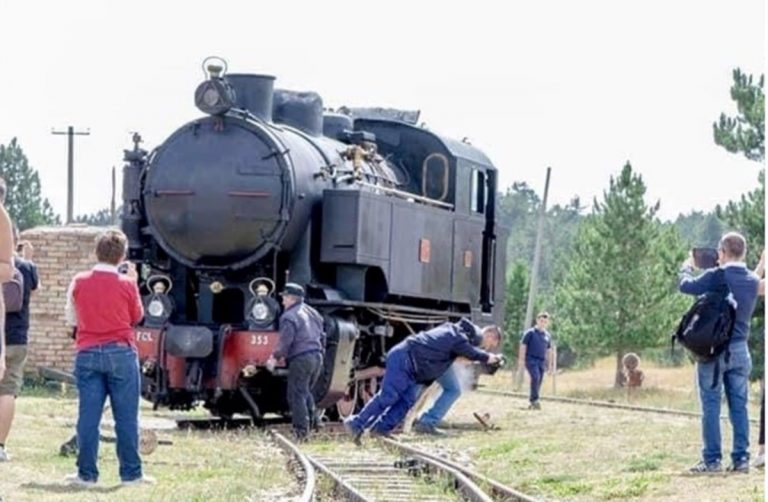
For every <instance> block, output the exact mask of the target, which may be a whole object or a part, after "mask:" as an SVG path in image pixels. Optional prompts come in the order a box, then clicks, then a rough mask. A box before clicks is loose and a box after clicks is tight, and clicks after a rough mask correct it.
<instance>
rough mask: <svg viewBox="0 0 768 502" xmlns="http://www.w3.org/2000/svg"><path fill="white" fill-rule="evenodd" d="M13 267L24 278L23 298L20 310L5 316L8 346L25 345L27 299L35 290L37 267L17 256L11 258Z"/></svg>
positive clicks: (27, 328)
mask: <svg viewBox="0 0 768 502" xmlns="http://www.w3.org/2000/svg"><path fill="white" fill-rule="evenodd" d="M13 262H14V265H16V268H17V269H19V272H21V275H23V276H24V298H23V300H22V304H21V310H20V311H18V312H9V313H6V314H5V343H7V344H8V345H26V344H27V332H28V331H29V299H30V297H31V296H32V291H34V290H36V289H37V286H38V278H37V267H36V266H35V264H34V263H32V262H31V261H29V260H24V259H22V258H19V257H18V256H14V258H13Z"/></svg>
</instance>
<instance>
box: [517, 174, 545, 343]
mask: <svg viewBox="0 0 768 502" xmlns="http://www.w3.org/2000/svg"><path fill="white" fill-rule="evenodd" d="M551 172H552V168H551V167H548V168H547V181H546V182H545V183H544V200H543V201H542V202H541V208H540V211H539V224H538V228H537V229H536V247H535V249H534V251H533V268H532V269H531V282H530V286H529V288H528V306H527V307H526V308H525V325H524V326H523V330H526V329H528V328H529V327H530V326H531V322H532V321H533V303H534V301H535V300H536V279H537V278H538V275H539V261H541V234H542V230H543V228H544V216H545V215H546V213H547V195H548V194H549V175H550V174H551Z"/></svg>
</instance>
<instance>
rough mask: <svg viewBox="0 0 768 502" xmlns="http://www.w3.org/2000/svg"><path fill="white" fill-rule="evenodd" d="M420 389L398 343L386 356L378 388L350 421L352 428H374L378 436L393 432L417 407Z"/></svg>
mask: <svg viewBox="0 0 768 502" xmlns="http://www.w3.org/2000/svg"><path fill="white" fill-rule="evenodd" d="M421 388H422V386H421V385H420V384H418V383H417V382H416V375H415V374H414V368H413V364H412V363H411V360H410V354H409V353H408V347H407V345H406V344H405V343H402V342H401V343H399V344H398V345H396V346H395V347H393V348H392V350H390V351H389V353H388V354H387V363H386V372H385V373H384V379H383V380H382V382H381V388H380V389H379V391H378V392H377V393H376V395H375V396H373V399H371V400H370V401H368V404H366V405H365V407H364V408H363V409H362V411H360V413H359V414H358V415H357V416H355V417H354V418H353V419H352V421H351V425H352V428H353V429H354V430H355V431H356V432H362V431H363V430H364V429H366V428H368V427H370V426H372V425H373V430H374V431H376V432H378V433H381V434H385V433H388V432H390V431H392V429H394V428H395V427H397V425H398V424H399V423H400V422H401V421H402V420H403V418H405V415H406V414H407V413H408V410H409V409H411V407H412V406H413V405H414V403H416V400H417V398H418V395H419V390H421Z"/></svg>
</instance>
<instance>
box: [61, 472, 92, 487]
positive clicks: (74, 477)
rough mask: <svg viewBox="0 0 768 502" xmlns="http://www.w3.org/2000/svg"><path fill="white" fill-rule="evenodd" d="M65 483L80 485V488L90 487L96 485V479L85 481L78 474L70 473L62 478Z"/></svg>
mask: <svg viewBox="0 0 768 502" xmlns="http://www.w3.org/2000/svg"><path fill="white" fill-rule="evenodd" d="M64 481H65V482H66V483H67V484H70V485H74V486H80V487H82V488H92V487H94V486H96V481H86V480H84V479H83V478H81V477H80V475H79V474H70V475H68V476H66V477H65V478H64Z"/></svg>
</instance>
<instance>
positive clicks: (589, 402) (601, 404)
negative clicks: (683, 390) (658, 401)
mask: <svg viewBox="0 0 768 502" xmlns="http://www.w3.org/2000/svg"><path fill="white" fill-rule="evenodd" d="M477 392H479V393H481V394H489V395H495V396H506V397H517V398H521V399H527V398H528V394H526V393H524V392H511V391H503V390H493V389H477ZM539 399H540V400H541V401H552V402H560V403H568V404H580V405H584V406H595V407H598V408H613V409H617V410H627V411H642V412H646V413H657V414H661V415H677V416H682V417H691V418H701V413H697V412H695V411H685V410H675V409H672V408H656V407H653V406H635V405H631V404H622V403H612V402H610V401H600V400H596V399H578V398H575V397H563V396H541V397H539ZM727 418H728V417H727V416H725V415H722V416H721V417H720V419H721V420H725V419H727ZM749 421H750V422H751V423H759V420H756V419H754V418H750V419H749Z"/></svg>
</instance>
